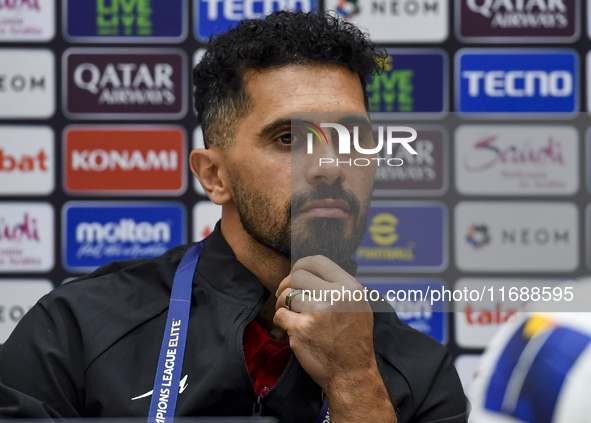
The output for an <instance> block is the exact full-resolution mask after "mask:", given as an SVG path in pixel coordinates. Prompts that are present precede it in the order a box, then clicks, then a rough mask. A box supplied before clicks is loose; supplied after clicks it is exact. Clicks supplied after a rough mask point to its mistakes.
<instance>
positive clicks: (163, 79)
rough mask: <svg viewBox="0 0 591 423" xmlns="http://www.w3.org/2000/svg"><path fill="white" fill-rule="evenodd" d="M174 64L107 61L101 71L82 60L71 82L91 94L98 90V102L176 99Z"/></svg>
mask: <svg viewBox="0 0 591 423" xmlns="http://www.w3.org/2000/svg"><path fill="white" fill-rule="evenodd" d="M173 73H174V69H173V67H172V66H171V65H170V64H168V63H157V64H155V65H154V66H153V68H151V69H150V67H149V66H148V65H147V64H145V63H142V64H140V65H139V66H138V65H136V64H135V63H119V64H117V65H116V66H115V65H114V64H113V63H109V64H107V66H106V67H105V70H104V71H103V72H101V70H100V69H99V68H98V66H96V65H94V64H93V63H83V64H81V65H79V66H78V67H77V68H76V70H75V71H74V83H75V84H76V86H78V87H79V88H81V89H83V90H86V91H89V92H90V93H92V94H99V93H100V97H99V99H98V103H99V104H110V105H112V104H155V105H160V104H163V105H170V104H173V103H174V102H175V99H176V98H175V95H174V92H173V89H174V82H173V81H172V80H171V77H172V75H173Z"/></svg>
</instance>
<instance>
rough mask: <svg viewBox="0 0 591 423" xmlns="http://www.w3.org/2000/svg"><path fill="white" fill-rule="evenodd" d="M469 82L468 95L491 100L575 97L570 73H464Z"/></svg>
mask: <svg viewBox="0 0 591 423" xmlns="http://www.w3.org/2000/svg"><path fill="white" fill-rule="evenodd" d="M462 77H463V78H466V79H467V80H468V94H469V95H470V97H478V96H479V95H480V94H481V89H480V87H481V86H483V88H484V89H483V90H482V92H483V93H484V94H485V95H487V96H489V97H505V96H508V97H534V96H536V95H539V96H542V97H548V96H551V97H568V96H570V95H571V94H572V93H573V76H572V74H571V73H570V72H569V71H565V70H556V71H552V72H545V71H541V70H532V71H523V70H514V71H509V72H504V71H489V72H484V71H464V72H462Z"/></svg>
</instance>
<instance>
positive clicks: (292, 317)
mask: <svg viewBox="0 0 591 423" xmlns="http://www.w3.org/2000/svg"><path fill="white" fill-rule="evenodd" d="M299 318H300V315H299V314H297V313H294V312H292V311H289V310H288V309H286V308H285V307H282V308H280V309H279V310H277V311H276V312H275V317H273V324H274V325H275V326H279V327H280V328H281V329H283V330H284V331H286V332H289V330H290V329H292V328H293V327H294V326H295V324H296V322H297V320H298V319H299Z"/></svg>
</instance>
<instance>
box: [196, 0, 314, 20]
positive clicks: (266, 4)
mask: <svg viewBox="0 0 591 423" xmlns="http://www.w3.org/2000/svg"><path fill="white" fill-rule="evenodd" d="M202 2H203V3H205V4H206V5H207V19H209V20H210V21H215V20H218V19H219V18H220V17H223V18H224V19H226V20H229V21H240V20H241V19H257V18H262V17H264V16H266V15H269V14H271V13H273V12H274V11H275V10H283V9H285V8H294V9H296V10H298V9H304V10H312V2H311V1H310V0H295V1H294V0H280V1H277V0H244V1H242V0H238V1H229V0H202ZM220 12H221V13H220ZM220 15H221V16H220Z"/></svg>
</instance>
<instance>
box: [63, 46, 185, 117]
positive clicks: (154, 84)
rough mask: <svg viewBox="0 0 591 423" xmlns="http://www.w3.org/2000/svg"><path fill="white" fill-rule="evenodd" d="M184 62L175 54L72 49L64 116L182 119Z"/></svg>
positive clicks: (68, 54)
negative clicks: (66, 114) (65, 114)
mask: <svg viewBox="0 0 591 423" xmlns="http://www.w3.org/2000/svg"><path fill="white" fill-rule="evenodd" d="M185 63H186V58H185V55H184V52H181V51H178V50H172V49H166V50H164V49H156V50H155V49H150V50H145V49H134V50H131V49H84V50H81V49H70V50H68V51H67V52H66V53H65V55H64V66H65V68H66V69H64V78H65V79H66V80H65V81H64V84H63V88H64V89H65V90H66V93H65V95H64V97H65V99H64V102H65V105H64V106H65V111H66V113H68V114H71V115H73V116H80V117H83V116H84V115H88V117H90V118H94V119H97V118H109V117H113V118H115V119H125V116H127V117H130V116H134V117H135V116H137V118H138V119H148V118H150V117H158V116H162V117H163V118H165V117H181V116H182V115H184V113H185V112H186V97H187V96H186V92H188V91H187V87H186V85H187V82H186V69H185ZM97 114H98V116H97Z"/></svg>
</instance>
